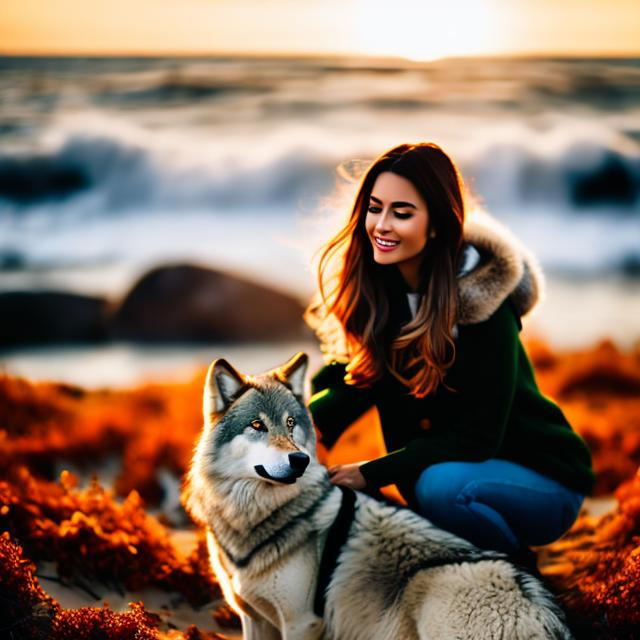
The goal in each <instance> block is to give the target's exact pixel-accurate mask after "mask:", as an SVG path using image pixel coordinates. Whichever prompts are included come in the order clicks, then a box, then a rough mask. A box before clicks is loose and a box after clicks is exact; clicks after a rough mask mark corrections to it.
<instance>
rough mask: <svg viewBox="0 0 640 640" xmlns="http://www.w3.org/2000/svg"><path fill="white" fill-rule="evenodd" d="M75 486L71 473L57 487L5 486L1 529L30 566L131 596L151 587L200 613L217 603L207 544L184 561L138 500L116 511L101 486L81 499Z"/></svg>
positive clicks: (19, 474) (18, 479)
mask: <svg viewBox="0 0 640 640" xmlns="http://www.w3.org/2000/svg"><path fill="white" fill-rule="evenodd" d="M75 484H76V479H75V478H74V477H73V476H72V475H71V474H69V473H64V474H63V476H62V482H61V484H56V483H50V482H46V481H42V480H37V479H35V478H34V477H32V476H31V474H30V473H29V472H28V471H27V470H26V469H25V468H21V469H18V470H17V471H15V472H14V473H13V477H12V478H11V479H10V481H9V482H6V481H3V482H0V528H1V529H2V530H4V531H8V532H9V533H10V534H11V535H12V536H14V537H15V538H17V539H19V540H20V541H21V544H22V545H23V547H24V549H25V551H26V552H27V553H28V554H29V557H30V558H31V559H33V560H37V561H40V560H54V561H55V562H56V563H57V569H58V574H59V575H60V576H62V577H73V576H90V577H91V578H97V579H99V580H102V581H104V582H110V583H116V585H117V584H122V585H124V586H125V587H126V588H127V589H130V590H133V591H138V590H140V589H143V588H145V587H149V586H154V587H157V588H160V589H165V590H170V591H177V592H179V593H181V594H182V595H183V596H184V597H185V598H186V599H187V600H188V601H189V602H190V603H191V604H192V605H196V606H199V605H203V604H205V603H207V602H210V601H212V600H213V599H215V598H218V597H220V590H219V588H218V585H217V583H216V581H215V578H214V576H213V574H212V572H211V569H210V567H209V563H208V562H207V560H206V549H205V548H204V545H203V544H200V545H199V546H198V548H197V549H196V550H195V551H194V553H193V554H192V555H191V556H190V557H189V558H184V557H182V556H181V555H180V554H179V553H178V552H177V550H176V549H175V548H174V546H173V544H172V543H171V541H170V539H169V534H168V531H167V529H166V528H165V527H164V526H163V525H162V524H160V522H158V520H157V519H156V518H154V517H153V516H151V515H148V514H147V513H146V512H145V511H144V508H143V505H142V503H141V501H140V498H139V496H138V495H137V494H136V493H135V492H133V493H131V494H129V496H128V497H127V499H126V500H125V501H124V502H123V503H122V504H119V503H117V502H115V501H114V499H113V497H112V495H111V493H110V492H108V491H105V490H104V489H102V487H100V485H99V484H98V483H97V482H96V481H94V482H92V483H91V485H90V486H89V487H88V488H87V489H85V490H84V491H79V490H77V489H76V488H75Z"/></svg>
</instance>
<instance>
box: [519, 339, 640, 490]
mask: <svg viewBox="0 0 640 640" xmlns="http://www.w3.org/2000/svg"><path fill="white" fill-rule="evenodd" d="M527 346H528V350H529V353H530V355H531V358H532V361H533V363H534V365H535V367H536V376H537V378H538V382H539V384H540V388H541V389H542V391H543V392H544V393H546V394H547V395H549V396H550V397H551V398H553V399H554V400H556V401H557V402H558V403H559V404H560V406H561V407H562V410H563V411H564V413H565V415H566V416H567V418H568V420H569V422H570V423H571V425H572V426H573V428H574V429H575V430H576V431H577V432H578V433H579V434H580V435H581V436H582V437H583V438H584V439H585V441H586V442H587V444H588V445H589V449H590V450H591V454H592V456H593V467H594V470H595V472H596V487H595V492H594V493H595V495H602V494H609V493H611V492H612V491H614V490H615V488H616V487H617V486H618V485H619V484H620V483H621V482H623V481H624V480H626V479H628V478H630V477H631V476H633V474H634V473H635V471H636V469H637V468H638V466H640V346H638V347H636V349H635V351H633V352H631V353H628V354H622V353H620V351H619V350H618V349H617V348H616V347H615V346H614V345H613V344H612V343H610V342H603V343H601V344H599V345H598V346H596V347H595V348H593V349H590V350H588V351H581V352H573V353H565V354H562V355H556V354H554V353H552V352H551V351H550V350H549V349H548V348H547V347H545V346H544V345H542V344H541V343H536V342H530V343H528V345H527Z"/></svg>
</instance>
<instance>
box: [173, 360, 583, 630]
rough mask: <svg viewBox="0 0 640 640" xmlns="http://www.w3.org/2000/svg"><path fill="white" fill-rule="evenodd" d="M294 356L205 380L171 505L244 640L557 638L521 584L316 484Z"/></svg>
mask: <svg viewBox="0 0 640 640" xmlns="http://www.w3.org/2000/svg"><path fill="white" fill-rule="evenodd" d="M307 362H308V359H307V356H306V355H305V354H304V353H298V354H296V355H295V356H293V357H292V358H291V359H290V360H289V361H288V362H287V363H285V364H283V365H282V366H280V367H278V368H276V369H274V370H272V371H269V372H267V373H265V374H262V375H258V376H248V375H243V374H241V373H239V372H238V371H237V370H236V369H234V368H233V367H232V366H231V365H230V364H229V363H228V362H227V361H225V360H223V359H219V360H216V361H215V362H213V363H212V364H211V366H210V367H209V370H208V373H207V376H206V382H205V388H204V401H203V412H204V428H203V431H202V433H201V435H200V438H199V440H198V442H197V445H196V447H195V452H194V455H193V459H192V463H191V466H190V469H189V472H188V474H187V481H186V485H185V506H186V507H187V509H188V511H189V512H190V513H191V515H192V517H193V518H194V519H195V520H196V521H198V522H200V523H202V524H203V525H204V526H205V527H206V530H207V544H208V551H209V556H210V560H211V564H212V567H213V569H214V571H215V573H216V575H217V577H218V579H219V581H220V583H221V586H222V589H223V593H224V596H225V598H226V599H227V601H228V602H229V603H230V604H231V606H232V607H233V608H234V609H235V610H236V611H237V612H238V613H239V615H240V617H241V620H242V629H243V634H244V638H245V639H247V640H314V639H320V638H322V639H324V640H400V639H402V640H414V639H415V640H427V639H429V640H433V639H438V640H443V639H445V640H446V639H449V638H456V639H477V640H484V639H487V640H489V639H497V638H502V639H509V640H517V639H523V640H524V639H526V640H532V639H547V638H563V639H565V638H571V634H570V632H569V630H568V628H567V626H566V623H565V620H564V616H563V613H562V611H561V610H560V609H559V607H558V606H557V605H556V604H555V603H554V601H553V598H552V596H551V594H550V593H549V592H548V591H547V590H546V589H545V588H544V586H543V585H542V583H541V582H540V581H538V580H537V579H536V578H535V577H533V576H532V575H530V574H529V573H527V572H525V571H524V570H522V569H519V568H517V567H516V566H515V565H514V564H512V563H511V562H509V561H508V558H507V557H506V556H505V555H504V554H501V553H498V552H494V551H487V550H481V549H478V548H477V547H475V546H474V545H472V544H471V543H470V542H467V541H465V540H463V539H461V538H459V537H457V536H455V535H453V534H450V533H448V532H445V531H443V530H441V529H438V528H436V527H435V526H434V525H432V524H431V523H430V522H429V521H428V520H426V519H424V518H422V517H421V516H419V515H418V514H416V513H414V512H413V511H411V510H409V509H407V508H404V507H400V506H395V505H392V504H385V503H383V502H380V501H378V500H375V499H374V498H372V497H370V496H368V495H366V494H364V493H359V492H358V493H356V492H351V491H349V490H345V489H343V488H340V487H338V486H334V485H333V484H331V482H330V481H329V477H328V473H327V470H326V468H325V467H324V466H323V465H321V464H320V463H319V462H318V460H317V457H316V435H315V430H314V427H313V424H312V420H311V417H310V415H309V413H308V411H307V409H306V407H305V404H304V398H303V396H304V383H305V373H306V368H307Z"/></svg>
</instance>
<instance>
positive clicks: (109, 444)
mask: <svg viewBox="0 0 640 640" xmlns="http://www.w3.org/2000/svg"><path fill="white" fill-rule="evenodd" d="M203 380H204V372H202V374H201V375H199V376H197V378H196V379H194V380H193V381H191V382H189V383H184V384H173V385H166V386H163V385H146V386H143V387H140V388H137V389H133V390H130V391H128V390H127V391H93V392H86V391H84V390H82V389H79V388H76V387H70V386H69V385H60V384H52V383H40V384H31V383H28V382H26V381H24V380H20V379H14V378H10V377H7V376H0V467H4V468H6V467H7V466H10V465H16V464H25V465H27V466H28V467H29V469H30V470H31V471H32V472H33V473H35V474H38V475H41V476H44V477H47V478H49V479H52V478H53V475H54V473H53V472H54V467H53V465H54V463H55V462H59V461H65V462H67V463H74V464H77V465H78V466H81V467H85V468H86V467H89V468H95V467H96V465H97V464H99V463H100V461H103V460H105V459H106V458H107V457H109V456H113V455H115V456H117V457H118V458H122V469H121V471H120V473H119V475H118V477H117V478H116V482H115V490H116V492H117V494H118V495H121V496H125V495H127V494H128V493H129V492H130V491H131V490H133V489H135V490H136V491H137V492H138V493H139V494H140V495H141V496H142V498H143V499H144V500H145V502H147V503H148V504H156V503H158V502H159V501H160V499H161V498H162V497H163V490H162V487H161V485H160V483H159V481H158V476H157V472H158V470H160V469H167V470H168V471H171V472H173V473H174V474H175V475H176V476H178V477H180V476H181V475H182V474H183V473H184V471H185V469H186V467H187V465H188V463H189V460H190V458H191V453H192V448H193V443H194V440H195V438H196V436H197V434H198V431H199V430H200V428H201V425H202V417H201V407H202V385H203Z"/></svg>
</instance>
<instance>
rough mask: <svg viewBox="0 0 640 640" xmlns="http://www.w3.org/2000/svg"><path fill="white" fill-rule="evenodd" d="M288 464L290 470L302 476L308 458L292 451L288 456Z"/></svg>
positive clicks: (300, 452)
mask: <svg viewBox="0 0 640 640" xmlns="http://www.w3.org/2000/svg"><path fill="white" fill-rule="evenodd" d="M289 464H290V465H291V468H292V469H294V470H295V471H298V472H299V473H300V474H302V472H303V471H304V470H305V469H306V468H307V465H308V464H309V456H308V455H307V454H306V453H302V451H294V452H293V453H290V454H289Z"/></svg>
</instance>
